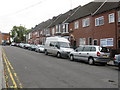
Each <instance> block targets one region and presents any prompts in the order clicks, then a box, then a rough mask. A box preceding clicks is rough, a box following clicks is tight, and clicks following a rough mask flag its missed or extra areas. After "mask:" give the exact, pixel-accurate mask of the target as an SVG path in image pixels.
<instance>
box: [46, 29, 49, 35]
mask: <svg viewBox="0 0 120 90" xmlns="http://www.w3.org/2000/svg"><path fill="white" fill-rule="evenodd" d="M49 35H50V29H49V28H48V29H46V36H49Z"/></svg>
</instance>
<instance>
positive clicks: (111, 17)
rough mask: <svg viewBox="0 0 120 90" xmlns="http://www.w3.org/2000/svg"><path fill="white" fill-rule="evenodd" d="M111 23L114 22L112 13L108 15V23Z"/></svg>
mask: <svg viewBox="0 0 120 90" xmlns="http://www.w3.org/2000/svg"><path fill="white" fill-rule="evenodd" d="M113 22H115V15H114V13H112V14H109V23H113Z"/></svg>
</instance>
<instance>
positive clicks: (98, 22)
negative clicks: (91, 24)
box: [95, 16, 104, 26]
mask: <svg viewBox="0 0 120 90" xmlns="http://www.w3.org/2000/svg"><path fill="white" fill-rule="evenodd" d="M102 20H103V21H102ZM101 21H102V23H101ZM101 25H104V16H101V17H98V18H96V19H95V26H101Z"/></svg>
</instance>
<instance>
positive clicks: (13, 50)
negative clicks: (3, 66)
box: [3, 46, 118, 88]
mask: <svg viewBox="0 0 120 90" xmlns="http://www.w3.org/2000/svg"><path fill="white" fill-rule="evenodd" d="M3 50H4V53H5V54H6V57H7V58H8V61H9V62H10V63H11V65H12V66H13V68H14V72H15V73H16V74H17V77H18V78H19V81H20V82H19V83H21V85H22V88H118V70H117V67H115V66H107V65H106V66H102V65H89V64H87V63H83V62H77V61H76V62H75V61H74V62H72V61H69V59H60V58H57V57H55V56H50V55H44V53H37V52H34V51H29V50H26V49H22V48H18V47H13V46H4V47H3ZM9 82H10V81H9Z"/></svg>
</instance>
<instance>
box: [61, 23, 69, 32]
mask: <svg viewBox="0 0 120 90" xmlns="http://www.w3.org/2000/svg"><path fill="white" fill-rule="evenodd" d="M68 25H69V24H68V23H65V24H63V25H62V29H63V33H69V32H68Z"/></svg>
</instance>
